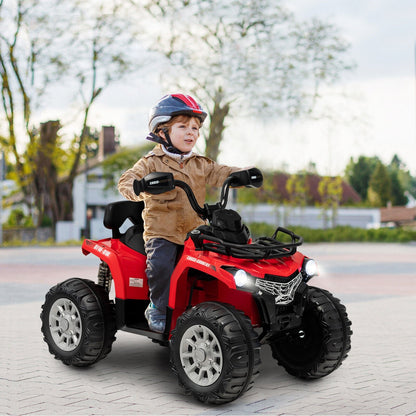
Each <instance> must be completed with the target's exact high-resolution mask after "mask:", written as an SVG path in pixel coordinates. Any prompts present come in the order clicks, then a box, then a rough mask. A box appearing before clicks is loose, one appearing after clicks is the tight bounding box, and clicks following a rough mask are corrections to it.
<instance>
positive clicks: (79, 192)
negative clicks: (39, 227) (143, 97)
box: [56, 126, 123, 242]
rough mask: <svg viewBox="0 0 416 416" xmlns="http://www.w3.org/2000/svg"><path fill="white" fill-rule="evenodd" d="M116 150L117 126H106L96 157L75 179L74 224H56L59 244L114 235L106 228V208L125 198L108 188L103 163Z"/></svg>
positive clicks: (62, 222)
mask: <svg viewBox="0 0 416 416" xmlns="http://www.w3.org/2000/svg"><path fill="white" fill-rule="evenodd" d="M116 149H117V146H116V140H115V133H114V127H112V126H103V127H102V129H101V132H100V139H99V151H98V156H97V158H95V159H94V160H90V161H87V163H86V164H85V166H84V167H83V169H81V170H80V172H79V174H78V175H77V176H76V178H75V180H74V186H73V190H72V195H73V202H74V211H73V221H59V222H58V223H57V224H56V241H57V242H62V241H68V240H79V239H80V238H81V237H86V236H89V237H91V238H94V239H100V238H106V237H110V236H111V232H110V230H107V229H106V228H105V227H104V226H103V218H104V210H105V206H106V205H107V204H109V203H110V202H113V201H118V200H121V199H123V197H122V196H121V195H120V194H119V193H118V191H117V189H105V186H106V181H105V179H104V174H103V168H102V166H101V162H102V161H103V160H104V158H105V157H107V156H108V155H110V154H112V153H114V152H115V151H116Z"/></svg>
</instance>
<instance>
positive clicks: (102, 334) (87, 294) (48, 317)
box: [40, 278, 116, 367]
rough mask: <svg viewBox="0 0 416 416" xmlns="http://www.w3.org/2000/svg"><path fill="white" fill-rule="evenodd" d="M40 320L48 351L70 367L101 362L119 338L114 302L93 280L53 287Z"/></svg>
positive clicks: (71, 282)
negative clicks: (116, 334)
mask: <svg viewBox="0 0 416 416" xmlns="http://www.w3.org/2000/svg"><path fill="white" fill-rule="evenodd" d="M40 318H41V320H42V333H43V339H44V341H45V342H46V343H47V344H48V347H49V352H50V353H51V354H52V355H54V356H55V358H56V359H58V360H61V361H62V362H63V363H64V364H67V365H73V366H76V367H86V366H89V365H91V364H94V363H96V362H97V361H99V360H102V359H103V358H105V357H106V356H107V354H108V353H109V352H110V351H111V346H112V344H113V342H114V340H115V339H116V338H115V336H114V335H115V333H116V321H115V309H114V303H113V302H112V301H110V300H109V298H108V294H107V293H106V292H105V290H104V289H103V288H102V287H101V286H99V285H97V284H95V283H94V282H92V281H90V280H85V279H78V278H72V279H68V280H66V281H64V282H62V283H59V284H57V285H56V286H54V287H52V288H51V289H50V290H49V292H48V293H47V294H46V297H45V303H44V304H43V305H42V312H41V314H40Z"/></svg>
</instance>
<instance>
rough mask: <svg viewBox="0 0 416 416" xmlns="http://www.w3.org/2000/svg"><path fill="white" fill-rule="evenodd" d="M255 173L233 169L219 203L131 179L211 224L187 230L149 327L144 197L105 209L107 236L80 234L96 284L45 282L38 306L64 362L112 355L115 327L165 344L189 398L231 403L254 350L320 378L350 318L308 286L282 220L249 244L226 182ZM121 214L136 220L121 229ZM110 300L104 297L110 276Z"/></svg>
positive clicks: (249, 180)
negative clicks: (95, 262)
mask: <svg viewBox="0 0 416 416" xmlns="http://www.w3.org/2000/svg"><path fill="white" fill-rule="evenodd" d="M262 181H263V178H262V175H261V172H260V171H259V170H258V169H249V170H246V171H241V172H235V173H233V174H232V175H231V176H230V177H229V178H228V179H227V180H226V181H225V182H224V185H223V187H222V190H221V199H220V202H218V203H216V204H212V205H209V204H205V205H204V206H203V207H201V206H199V205H198V203H197V201H196V198H195V196H194V194H193V192H192V190H191V189H190V187H189V186H188V185H187V184H186V183H185V182H182V181H178V180H174V178H173V176H172V174H170V173H152V174H150V175H148V176H146V177H145V178H144V179H142V180H141V181H135V183H134V190H135V192H136V194H139V193H140V192H144V191H145V192H149V193H153V194H159V193H163V192H167V191H169V190H172V189H173V188H175V187H180V188H182V189H183V190H184V191H185V192H186V194H187V196H188V199H189V201H190V203H191V205H192V207H193V208H194V210H195V211H196V212H197V213H198V214H199V216H200V217H201V218H203V219H206V220H209V225H203V226H200V227H198V228H197V229H195V230H193V231H192V232H190V233H189V235H188V238H187V240H186V241H185V245H184V249H183V252H182V254H181V256H180V258H179V259H178V262H177V265H176V268H175V270H174V272H173V274H172V277H171V283H170V298H169V307H168V310H167V322H166V329H165V332H164V333H163V334H160V333H156V332H152V331H150V330H149V328H148V325H147V321H146V319H145V318H144V311H145V309H146V307H147V306H148V304H149V288H148V285H147V279H146V273H145V267H146V255H145V251H144V243H143V237H142V233H143V220H142V217H141V212H142V210H143V208H144V204H143V202H133V201H119V202H115V203H111V204H109V205H108V206H107V208H106V211H105V216H104V225H105V226H106V227H107V228H109V229H111V230H112V238H106V239H103V240H98V241H94V240H85V241H84V243H83V245H82V251H83V253H84V254H85V255H88V254H90V253H92V254H94V255H96V256H97V257H99V258H100V259H101V263H100V265H99V270H98V279H97V283H94V282H92V281H90V280H86V279H80V278H72V279H68V280H66V281H64V282H62V283H59V284H57V285H56V286H54V287H52V288H51V289H50V290H49V292H48V293H47V294H46V299H45V303H44V305H43V306H42V313H41V320H42V332H43V335H44V340H45V342H46V343H47V344H48V346H49V351H50V352H51V354H53V355H54V356H55V358H57V359H59V360H61V361H62V362H63V363H65V364H68V365H74V366H79V367H82V366H88V365H91V364H94V363H96V362H97V361H99V360H101V359H102V358H104V357H106V355H107V354H108V353H109V352H110V351H111V346H112V343H113V341H114V340H115V333H116V331H117V330H124V331H128V332H133V333H136V334H139V335H144V336H146V337H148V338H151V339H152V340H153V341H155V342H157V343H160V344H162V345H168V346H169V347H170V357H171V359H170V361H171V366H172V369H173V371H174V372H175V373H176V374H177V376H178V379H179V383H180V384H181V385H183V387H184V388H185V389H186V391H187V392H188V393H191V394H193V395H194V396H195V397H196V398H197V399H199V400H201V401H203V402H210V403H225V402H230V401H232V400H234V399H236V398H237V397H239V396H240V395H241V394H243V393H244V392H245V391H246V390H248V389H249V388H251V386H252V385H253V381H254V379H255V378H256V376H257V375H258V373H259V366H260V347H261V345H262V344H269V345H270V347H271V349H272V352H273V357H274V358H275V359H276V360H277V362H278V364H280V365H282V366H283V367H284V368H285V369H286V370H287V372H289V373H290V374H292V375H294V376H297V377H300V378H303V379H315V378H319V377H323V376H326V375H328V374H329V373H331V372H332V371H334V370H335V369H336V368H338V367H339V366H340V365H341V363H342V361H343V360H344V359H345V358H346V357H347V353H348V351H349V350H350V346H351V342H350V337H351V334H352V331H351V322H350V320H349V319H348V316H347V313H346V310H345V307H344V306H343V305H342V304H341V303H340V301H339V300H338V299H336V298H335V297H333V295H332V294H331V293H329V292H328V291H326V290H323V289H319V288H317V287H313V286H308V285H307V282H308V281H309V279H311V278H312V277H313V276H314V275H315V274H316V264H315V262H314V261H313V260H312V259H310V258H308V257H306V256H304V255H303V254H301V253H300V252H299V251H297V247H298V246H299V245H301V244H302V241H303V240H302V238H301V237H299V236H297V235H296V234H294V233H293V232H292V231H290V230H287V229H285V228H281V227H278V228H277V230H276V232H275V233H274V235H273V236H272V237H271V238H268V237H262V238H259V239H257V240H255V241H252V239H251V238H250V235H249V231H248V229H247V227H246V226H245V225H244V224H242V223H241V217H240V216H239V214H238V213H237V212H235V211H233V210H228V209H225V207H226V204H227V200H228V193H229V189H230V187H241V186H251V187H259V186H261V184H262ZM126 219H129V220H130V221H131V222H132V224H133V225H132V226H131V227H130V228H128V229H127V230H126V231H125V232H121V231H120V228H121V226H122V225H123V223H124V222H125V220H126ZM112 281H113V282H114V286H115V299H114V300H110V288H111V283H112Z"/></svg>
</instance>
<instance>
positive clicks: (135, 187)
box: [133, 179, 144, 195]
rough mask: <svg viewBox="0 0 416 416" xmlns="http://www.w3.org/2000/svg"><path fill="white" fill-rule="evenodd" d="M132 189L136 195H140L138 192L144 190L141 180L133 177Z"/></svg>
mask: <svg viewBox="0 0 416 416" xmlns="http://www.w3.org/2000/svg"><path fill="white" fill-rule="evenodd" d="M133 191H134V193H135V194H136V195H140V193H141V192H143V191H144V184H143V180H140V181H139V180H137V179H135V180H134V181H133Z"/></svg>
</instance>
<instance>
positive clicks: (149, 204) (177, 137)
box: [118, 94, 240, 332]
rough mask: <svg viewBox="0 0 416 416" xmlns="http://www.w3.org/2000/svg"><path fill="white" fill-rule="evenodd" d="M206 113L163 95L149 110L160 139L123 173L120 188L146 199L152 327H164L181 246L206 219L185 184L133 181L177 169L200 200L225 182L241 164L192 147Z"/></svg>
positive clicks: (154, 137) (185, 98)
mask: <svg viewBox="0 0 416 416" xmlns="http://www.w3.org/2000/svg"><path fill="white" fill-rule="evenodd" d="M206 116H207V114H206V112H205V111H204V110H203V109H202V108H201V107H200V105H199V104H198V103H197V102H196V101H195V100H194V99H193V98H192V97H190V96H189V95H183V94H171V95H166V96H164V97H163V98H162V99H161V100H160V101H159V102H158V103H157V104H156V106H155V107H153V108H152V109H151V111H150V121H149V128H150V132H151V133H150V134H149V136H148V137H147V139H148V140H151V141H154V142H156V143H158V145H157V146H156V147H155V148H154V149H153V150H152V151H151V152H150V153H149V154H147V155H146V156H144V157H142V158H141V159H140V160H139V161H138V162H137V163H136V164H135V165H134V166H133V167H132V168H131V169H129V170H127V171H126V172H125V173H123V175H122V176H121V178H120V180H119V184H118V189H119V191H120V193H121V194H122V195H123V196H124V197H126V198H127V199H130V200H144V202H145V209H144V211H143V219H144V234H143V237H144V241H145V249H146V255H147V263H146V275H147V278H148V284H149V289H150V300H151V302H150V304H149V307H148V308H147V309H146V311H145V316H146V319H147V321H148V323H149V328H150V329H151V330H153V331H156V332H163V331H164V328H165V323H166V307H167V306H168V301H169V284H170V277H171V275H172V272H173V269H174V267H175V261H176V257H177V254H178V250H179V249H180V248H181V246H182V245H183V244H184V241H185V238H186V235H187V233H189V232H190V231H192V230H193V229H194V228H196V227H198V226H199V225H202V224H204V221H203V220H201V219H200V218H199V217H198V215H197V214H196V213H195V211H194V210H193V209H192V208H191V206H190V204H189V201H188V199H187V197H186V195H185V193H184V192H183V190H181V189H174V190H172V191H169V192H166V193H163V194H160V195H151V194H148V193H143V194H140V196H139V197H138V196H137V195H136V194H135V193H134V191H133V181H134V180H135V179H138V180H140V179H142V178H143V177H144V176H146V175H147V174H149V173H151V172H172V173H173V176H174V178H175V179H179V180H181V181H184V182H186V183H188V185H190V186H191V188H192V190H193V191H194V193H195V196H196V199H197V201H198V203H199V205H201V206H202V205H203V204H204V202H205V185H206V184H208V185H210V186H215V187H220V186H221V185H222V184H223V182H224V180H225V179H226V178H227V177H228V176H229V175H230V174H231V173H232V172H235V171H238V170H240V169H239V168H234V167H228V166H225V165H219V164H217V163H216V162H214V161H212V160H210V159H208V158H206V157H203V156H200V155H198V154H196V153H193V152H192V149H193V148H194V146H195V144H196V141H197V139H198V137H199V129H200V127H201V125H202V123H203V122H204V120H205V118H206Z"/></svg>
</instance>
